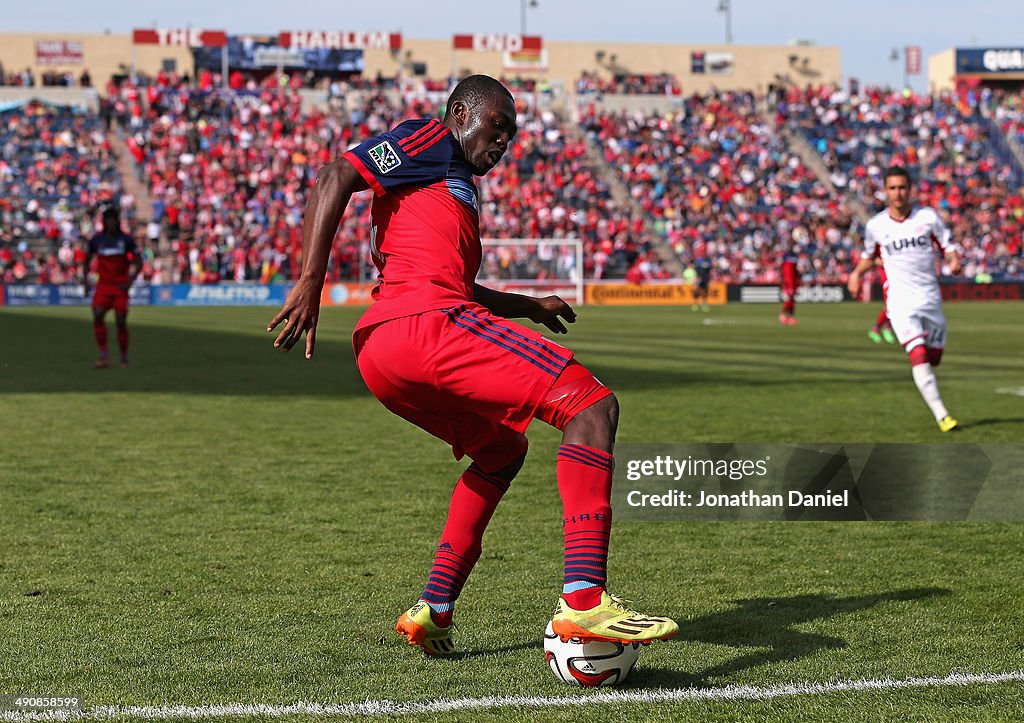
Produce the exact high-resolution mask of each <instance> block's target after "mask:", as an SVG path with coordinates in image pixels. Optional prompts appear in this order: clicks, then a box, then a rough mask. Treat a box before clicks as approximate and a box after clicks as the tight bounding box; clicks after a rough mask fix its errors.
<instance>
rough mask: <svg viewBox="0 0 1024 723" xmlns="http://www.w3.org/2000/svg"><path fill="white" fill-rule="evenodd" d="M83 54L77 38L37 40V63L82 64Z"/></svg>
mask: <svg viewBox="0 0 1024 723" xmlns="http://www.w3.org/2000/svg"><path fill="white" fill-rule="evenodd" d="M82 55H83V53H82V43H80V42H79V41H77V40H37V41H36V65H81V64H82Z"/></svg>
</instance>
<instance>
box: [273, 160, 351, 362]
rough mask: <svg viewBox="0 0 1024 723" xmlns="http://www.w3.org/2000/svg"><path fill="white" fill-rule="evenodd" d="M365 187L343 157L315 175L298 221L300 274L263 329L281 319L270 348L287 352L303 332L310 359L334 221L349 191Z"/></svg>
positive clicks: (335, 224) (341, 211)
mask: <svg viewBox="0 0 1024 723" xmlns="http://www.w3.org/2000/svg"><path fill="white" fill-rule="evenodd" d="M366 188H368V186H367V185H366V181H364V180H363V179H362V177H361V176H360V175H359V173H358V172H357V171H356V169H355V167H354V166H353V165H352V164H351V163H349V162H348V161H346V160H344V159H341V158H340V159H338V160H336V161H332V162H331V163H328V164H327V165H326V166H324V167H323V168H321V169H320V172H319V173H317V175H316V185H315V186H314V187H313V192H312V194H310V197H309V203H308V204H306V211H305V215H304V216H303V221H302V274H301V275H300V276H299V280H298V281H297V282H296V283H295V286H294V287H293V288H292V290H291V291H290V292H289V293H288V298H287V299H285V302H284V306H282V307H281V310H280V311H279V312H277V315H276V316H275V317H274V318H273V319H271V320H270V323H269V324H268V325H267V331H268V332H271V331H273V330H274V329H275V328H276V327H277V325H278V324H280V323H281V322H284V328H283V329H282V330H281V333H280V334H279V335H278V337H277V339H275V340H274V348H275V349H276V348H279V347H283V348H284V350H285V351H289V350H290V349H291V348H292V347H293V346H295V345H296V344H297V343H298V341H299V339H301V338H302V333H303V332H305V333H306V358H307V359H312V358H313V347H314V346H315V345H316V324H317V320H318V319H319V317H320V293H321V292H322V291H323V288H324V278H325V277H326V276H327V260H328V259H329V258H330V255H331V244H332V243H333V242H334V235H335V234H336V233H337V231H338V224H340V223H341V218H342V216H343V215H344V214H345V208H346V207H347V206H348V202H349V199H351V198H352V194H353V193H356V192H357V191H363V190H365V189H366Z"/></svg>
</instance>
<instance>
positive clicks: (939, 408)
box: [910, 364, 949, 422]
mask: <svg viewBox="0 0 1024 723" xmlns="http://www.w3.org/2000/svg"><path fill="white" fill-rule="evenodd" d="M910 369H911V371H912V372H913V373H914V384H916V385H917V391H919V392H921V396H922V397H924V403H925V404H927V405H928V408H929V409H931V410H932V414H934V415H935V421H937V422H940V421H942V419H943V418H944V417H946V416H948V415H949V411H948V410H947V409H946V405H945V404H943V403H942V397H940V396H939V383H938V382H937V381H936V380H935V372H933V371H932V365H931V364H915V365H914V366H912V367H911V368H910Z"/></svg>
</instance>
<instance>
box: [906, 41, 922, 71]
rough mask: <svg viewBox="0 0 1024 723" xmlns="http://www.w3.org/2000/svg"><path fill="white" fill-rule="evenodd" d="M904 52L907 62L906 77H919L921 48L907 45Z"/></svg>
mask: <svg viewBox="0 0 1024 723" xmlns="http://www.w3.org/2000/svg"><path fill="white" fill-rule="evenodd" d="M904 52H905V54H906V61H907V63H906V72H907V75H921V46H920V45H908V46H907V48H906V50H905V51H904Z"/></svg>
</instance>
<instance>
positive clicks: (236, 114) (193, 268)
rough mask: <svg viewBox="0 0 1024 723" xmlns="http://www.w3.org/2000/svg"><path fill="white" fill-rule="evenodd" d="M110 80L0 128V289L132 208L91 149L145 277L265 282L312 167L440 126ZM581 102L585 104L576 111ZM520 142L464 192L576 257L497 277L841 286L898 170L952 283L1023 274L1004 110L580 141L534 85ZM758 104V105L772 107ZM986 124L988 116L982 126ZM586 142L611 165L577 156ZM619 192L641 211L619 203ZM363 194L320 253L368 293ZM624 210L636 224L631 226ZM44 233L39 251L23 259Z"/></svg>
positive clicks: (638, 84) (274, 82)
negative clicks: (130, 188) (675, 264)
mask: <svg viewBox="0 0 1024 723" xmlns="http://www.w3.org/2000/svg"><path fill="white" fill-rule="evenodd" d="M140 81H141V82H139V83H133V82H128V81H124V82H120V83H116V84H115V83H113V82H112V83H110V84H108V86H107V89H106V93H105V95H104V97H103V101H102V103H101V107H100V111H99V113H98V114H94V113H74V112H71V111H68V110H61V109H56V108H51V107H47V106H43V105H40V104H38V103H33V104H30V105H28V106H25V107H22V108H15V109H10V110H7V111H6V112H4V113H2V114H0V149H2V158H0V193H2V196H0V274H2V277H3V279H4V280H5V281H6V282H7V283H14V282H17V281H24V280H34V279H36V278H38V279H39V280H45V281H55V282H61V281H70V280H73V279H75V278H77V275H78V273H79V272H80V269H79V268H78V264H80V262H81V259H82V257H83V253H82V241H83V239H85V238H87V237H88V236H89V235H90V234H91V233H92V232H93V231H94V227H93V224H94V222H95V217H94V214H92V213H91V212H92V211H95V209H96V208H97V207H98V206H99V205H100V204H101V203H103V202H116V203H119V204H120V205H121V206H122V212H123V213H122V215H123V217H124V218H125V219H127V220H128V222H129V223H134V218H135V215H136V214H135V207H134V199H133V198H132V196H131V195H130V194H128V193H125V192H124V191H123V188H122V182H121V179H120V178H119V176H118V173H117V169H116V164H115V159H114V158H113V155H112V151H111V146H110V142H109V140H108V138H107V137H106V136H105V135H104V132H107V133H115V132H116V133H121V134H123V137H124V138H125V140H126V145H127V148H128V151H129V153H130V155H131V159H132V163H133V165H134V169H135V173H136V174H137V176H138V178H139V179H140V180H141V181H142V182H143V183H144V184H145V186H146V187H147V189H148V191H149V194H150V196H151V197H152V199H153V207H152V209H144V210H143V212H142V214H141V216H143V217H147V218H148V217H150V216H151V217H152V220H151V221H150V222H149V223H148V224H147V225H145V226H139V227H134V230H135V232H136V236H137V238H138V240H139V242H140V244H141V245H142V247H143V248H144V249H145V251H144V254H145V258H144V265H143V276H144V278H146V279H149V280H152V281H155V282H162V283H167V282H177V281H194V282H202V283H215V282H218V281H222V280H237V281H243V280H245V281H253V280H256V281H264V282H267V281H273V280H288V279H293V278H295V276H296V274H297V272H298V269H299V267H300V264H301V225H302V211H303V208H304V207H305V201H306V194H307V193H308V191H309V188H310V187H311V184H312V183H313V181H314V179H315V176H316V172H317V170H318V169H319V167H320V166H322V165H323V164H325V163H326V162H328V161H329V160H331V159H333V158H336V157H338V156H339V155H340V154H341V153H343V152H344V151H345V150H346V149H347V148H348V147H350V146H351V145H353V144H355V143H358V142H360V141H362V140H364V139H366V138H369V137H372V136H374V135H376V134H378V133H380V132H381V131H383V130H386V129H388V128H390V127H392V126H393V125H395V124H396V123H398V122H399V121H401V120H403V119H405V118H411V117H420V116H424V115H433V116H436V115H439V114H440V112H441V104H442V103H443V101H444V98H445V94H446V93H445V88H446V85H445V83H444V82H443V81H422V80H416V81H404V82H401V83H396V82H394V81H393V80H386V79H374V80H370V79H366V80H361V79H353V80H346V81H339V80H334V81H330V80H327V81H323V80H320V81H317V82H316V83H314V85H316V86H317V87H322V89H323V90H326V91H327V93H328V95H329V97H330V98H331V99H332V101H331V104H330V106H329V110H318V109H316V108H312V107H305V106H304V105H303V100H302V96H301V95H300V93H299V92H298V91H299V89H301V88H307V87H309V84H310V78H309V77H308V76H307V75H305V74H293V75H291V76H289V75H287V74H280V75H278V74H273V73H271V74H265V75H262V76H260V77H255V76H244V75H241V74H234V73H233V74H232V76H231V77H230V78H229V84H230V86H231V89H230V90H221V89H220V88H219V85H220V78H219V77H218V76H217V75H216V74H215V73H211V72H208V71H203V72H201V73H200V74H199V75H198V76H197V78H196V79H195V83H194V84H193V83H191V82H190V81H189V79H188V78H187V77H178V76H176V75H175V74H173V73H160V74H158V75H157V76H154V77H143V78H141V79H140ZM673 82H674V81H673V79H671V78H669V77H667V76H636V77H633V76H629V77H622V78H617V79H615V81H614V82H609V81H599V80H598V79H597V78H596V76H595V77H589V76H584V77H582V78H581V79H580V80H579V83H578V86H579V88H578V90H581V92H584V93H590V92H627V93H628V92H647V93H664V92H673V87H672V83H673ZM584 97H587V96H584ZM517 98H518V99H519V102H520V105H519V112H520V114H519V124H520V132H519V135H518V137H517V138H516V141H515V143H514V145H513V147H512V148H511V149H510V151H509V153H508V155H507V156H506V160H505V162H503V163H502V164H500V165H499V166H498V167H497V168H496V169H495V170H494V171H492V173H491V174H489V175H488V176H486V177H484V178H482V179H480V187H481V198H482V207H481V230H482V235H483V236H484V237H485V238H497V239H502V238H509V239H513V238H529V239H551V240H553V241H559V240H562V239H579V240H580V241H581V243H582V245H583V249H584V254H583V268H582V269H578V268H576V266H577V261H576V257H575V253H574V251H573V248H572V246H571V245H567V244H558V243H552V244H544V243H539V244H537V245H513V244H509V245H507V246H488V248H487V250H486V253H485V258H484V265H483V274H484V275H485V276H486V277H488V278H492V279H507V278H524V277H527V278H552V277H567V276H568V277H572V276H574V275H578V274H580V273H581V272H582V274H583V275H584V277H586V278H597V279H605V278H627V279H629V280H632V281H643V280H648V279H657V278H663V277H665V276H667V275H668V272H667V271H666V270H665V269H664V268H663V267H662V265H661V264H660V263H659V261H658V257H657V254H656V253H655V247H656V246H657V245H658V244H660V243H663V242H667V243H668V245H669V246H670V248H671V249H673V250H674V251H675V253H676V254H678V256H679V257H680V258H681V260H682V261H683V262H684V263H686V264H692V263H693V261H694V260H695V259H697V258H699V257H707V258H709V259H710V260H711V261H712V265H713V268H714V270H715V277H716V278H717V279H719V280H723V281H727V282H737V283H742V282H764V283H774V282H777V281H778V276H779V268H780V261H781V257H782V256H783V255H784V254H785V253H786V252H787V251H789V250H793V251H795V252H796V253H797V254H798V255H799V256H800V257H801V259H802V261H803V263H802V264H801V267H802V269H803V270H804V280H805V281H807V282H840V281H842V280H844V279H845V276H846V274H847V273H848V271H849V268H850V266H851V264H852V262H853V260H854V258H855V250H854V249H855V246H856V245H857V243H858V241H859V234H860V229H859V227H858V226H857V224H856V223H855V222H854V220H853V218H852V216H851V211H850V209H849V208H848V207H847V204H846V203H845V202H844V201H843V198H842V193H843V192H849V193H852V194H853V195H855V196H857V197H859V198H861V199H862V200H863V201H865V203H866V204H867V205H868V206H869V207H879V205H880V202H881V200H882V194H881V190H880V175H881V172H882V170H883V169H884V168H885V166H887V165H889V164H890V163H902V164H906V165H908V166H910V167H911V169H912V170H913V171H914V173H915V176H917V177H918V178H919V179H920V184H919V196H920V200H921V202H923V203H928V204H930V205H934V206H935V207H936V208H938V209H939V210H940V212H941V213H942V214H943V215H944V216H945V217H946V218H947V219H948V221H949V224H950V226H951V228H952V230H953V233H954V235H955V237H956V238H957V240H958V241H959V242H960V243H961V244H962V245H963V246H964V249H965V251H966V257H967V258H966V261H967V271H968V273H971V274H988V275H992V276H995V277H999V276H1000V275H1003V276H1012V275H1020V274H1021V266H1022V264H1021V256H1022V249H1021V235H1022V225H1024V197H1022V195H1021V192H1020V189H1019V188H1018V187H1016V186H1015V185H1013V184H1012V183H1010V180H1009V168H1008V161H1007V160H1006V159H1005V158H1002V157H1000V156H999V155H998V154H997V153H996V152H995V151H994V150H993V147H992V145H991V143H989V139H988V137H987V135H986V134H987V133H988V131H987V130H986V128H987V127H986V125H985V123H984V122H983V115H984V117H991V118H993V119H994V120H995V122H996V123H998V124H999V126H1000V127H1002V128H1003V129H1004V130H1006V131H1010V132H1013V131H1015V132H1017V133H1020V132H1021V127H1022V126H1024V121H1022V116H1024V112H1022V105H1024V104H1022V102H1021V98H1022V96H1021V95H1020V94H1017V95H1012V94H999V93H995V94H993V93H988V94H985V93H978V94H976V95H974V96H971V97H970V98H965V97H964V96H963V95H962V94H959V95H954V94H950V95H937V96H915V95H913V94H903V93H891V92H886V91H882V90H878V89H871V88H869V89H866V90H865V91H864V92H863V93H862V94H861V95H859V96H853V97H851V96H849V95H847V94H845V93H843V92H841V91H838V90H836V89H834V88H819V89H795V88H794V89H791V90H789V91H785V92H782V93H781V94H776V95H774V96H772V97H771V98H770V99H766V98H764V97H762V96H755V95H753V94H750V93H736V92H713V93H708V94H706V95H693V96H689V97H681V98H680V100H679V105H678V108H677V109H676V110H674V111H673V112H671V113H666V114H662V115H659V114H644V113H625V112H619V113H610V112H605V111H601V110H599V109H598V108H597V106H596V104H594V103H591V104H590V105H589V106H587V105H583V106H582V109H581V110H580V111H579V117H578V119H577V120H578V126H576V127H572V126H568V125H566V124H565V123H564V122H563V121H562V120H561V119H559V117H558V116H557V115H556V114H555V113H553V112H552V111H551V110H550V109H548V104H547V103H546V102H538V100H537V99H538V98H545V99H547V100H549V95H548V88H547V86H544V85H542V84H536V85H533V86H532V87H531V86H529V85H528V84H526V85H522V87H521V88H518V89H517ZM772 102H774V104H772ZM982 111H984V113H982ZM787 124H788V125H789V127H792V128H796V129H798V130H799V131H800V132H801V133H803V134H804V136H805V137H806V138H807V139H808V141H809V142H810V143H811V145H812V147H813V148H814V149H815V150H816V151H817V152H818V153H819V154H820V155H821V157H822V159H823V160H824V161H825V163H826V165H827V166H828V168H829V169H830V171H831V173H832V177H831V181H832V183H833V184H834V186H835V188H836V189H838V191H839V193H835V192H833V190H832V189H831V188H830V187H829V186H828V185H827V184H823V183H821V182H820V181H818V180H817V179H816V177H815V176H814V174H813V173H812V172H811V171H810V170H809V169H808V168H807V167H806V166H805V165H804V163H803V162H802V161H801V160H800V158H799V156H798V155H797V154H796V153H794V151H793V150H792V149H791V148H789V146H788V145H787V143H786V141H785V139H784V137H783V135H782V134H781V133H780V132H779V129H781V128H783V127H786V125H787ZM588 141H589V143H590V144H592V145H593V147H594V148H596V149H597V152H598V154H599V155H602V156H603V161H604V162H606V163H607V164H608V165H609V166H610V167H611V169H612V170H613V175H612V177H609V175H608V172H607V171H605V170H601V169H600V167H599V166H597V165H596V164H597V163H598V162H597V161H595V160H592V159H593V158H594V157H593V155H589V156H588V153H591V154H592V153H593V150H592V149H591V150H589V151H588ZM616 179H617V180H618V181H621V182H622V183H623V184H624V187H625V188H626V190H627V193H628V194H629V195H630V196H632V200H633V201H634V202H635V203H633V204H630V203H621V202H620V201H616V199H615V194H614V193H613V190H614V189H613V185H614V184H615V183H616ZM369 205H370V197H369V194H363V195H362V196H360V197H358V198H356V199H355V200H354V201H353V205H352V207H353V208H354V211H353V212H352V213H350V214H348V215H347V217H346V219H345V221H344V222H343V224H342V226H341V228H340V229H339V231H338V234H337V237H336V241H335V246H334V249H333V251H332V255H331V262H330V266H329V275H330V278H331V279H332V280H369V279H372V278H373V276H374V274H375V272H374V270H373V268H372V265H371V264H370V263H369V261H368V259H369V253H368V249H369V236H368V228H369V225H368V224H367V223H366V219H367V218H368V213H369ZM637 209H639V210H637ZM33 238H35V239H37V240H38V239H43V240H44V241H45V243H40V242H37V243H32V242H31V240H32V239H33Z"/></svg>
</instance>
